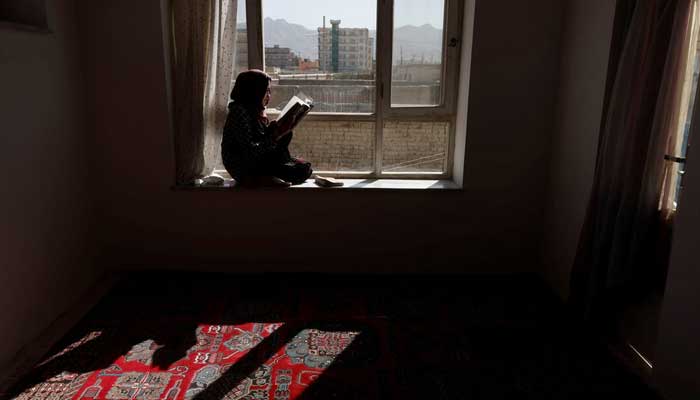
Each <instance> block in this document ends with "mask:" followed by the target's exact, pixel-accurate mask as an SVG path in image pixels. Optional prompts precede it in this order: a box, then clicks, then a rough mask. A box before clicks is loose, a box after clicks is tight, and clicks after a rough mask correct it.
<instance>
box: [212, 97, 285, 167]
mask: <svg viewBox="0 0 700 400" xmlns="http://www.w3.org/2000/svg"><path fill="white" fill-rule="evenodd" d="M272 129H273V126H272V125H270V124H265V123H263V122H262V121H261V120H260V119H259V118H258V117H257V116H256V115H255V114H254V113H253V112H251V110H249V109H247V108H245V107H243V106H242V105H240V104H236V103H232V104H231V105H230V106H229V113H228V117H227V118H226V125H225V126H224V134H223V138H222V139H221V158H222V160H223V162H224V167H225V168H226V170H227V171H228V172H229V174H231V176H232V177H233V178H235V179H238V178H240V177H245V176H251V175H257V174H260V173H262V170H263V169H264V168H265V166H266V164H267V163H268V162H269V160H270V158H271V157H273V156H274V155H275V154H276V153H277V152H278V146H277V144H276V142H275V141H274V140H273V139H272Z"/></svg>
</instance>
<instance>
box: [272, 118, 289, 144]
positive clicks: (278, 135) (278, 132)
mask: <svg viewBox="0 0 700 400" xmlns="http://www.w3.org/2000/svg"><path fill="white" fill-rule="evenodd" d="M294 122H295V118H292V119H289V120H287V121H286V122H284V123H283V124H281V125H280V124H279V123H278V122H277V121H272V122H271V123H270V124H274V125H275V129H274V132H275V133H274V136H273V139H274V140H275V141H277V140H280V139H282V138H283V137H284V136H286V135H287V134H288V133H289V132H291V131H292V128H293V127H294Z"/></svg>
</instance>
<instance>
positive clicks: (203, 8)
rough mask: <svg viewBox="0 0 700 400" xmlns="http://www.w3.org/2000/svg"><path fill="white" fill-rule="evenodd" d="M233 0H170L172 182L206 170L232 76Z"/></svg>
mask: <svg viewBox="0 0 700 400" xmlns="http://www.w3.org/2000/svg"><path fill="white" fill-rule="evenodd" d="M237 3H238V2H237V0H172V3H171V7H172V34H173V55H174V57H173V66H172V69H173V74H172V76H173V83H172V87H173V108H174V115H173V124H174V135H175V167H176V174H175V179H176V184H178V185H185V184H190V183H192V182H193V181H194V180H195V179H197V178H199V177H202V176H203V175H206V174H209V173H211V171H212V169H213V167H214V165H216V163H217V160H218V157H220V155H219V144H220V141H221V132H222V130H223V125H224V122H225V119H226V106H227V104H228V94H229V92H230V90H231V83H232V80H233V73H234V71H233V69H234V59H235V43H236V17H237V16H236V11H237V9H238V7H237Z"/></svg>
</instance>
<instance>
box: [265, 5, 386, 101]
mask: <svg viewBox="0 0 700 400" xmlns="http://www.w3.org/2000/svg"><path fill="white" fill-rule="evenodd" d="M376 8H377V6H376V0H356V1H353V2H336V1H327V0H307V1H305V2H304V3H303V5H301V6H300V4H299V3H295V2H290V1H289V0H266V1H264V2H263V17H264V21H263V38H264V42H265V43H264V46H265V48H264V54H265V71H266V72H267V73H268V74H270V76H272V78H273V89H272V99H271V101H270V108H271V111H272V112H273V113H274V109H277V110H281V109H282V108H283V107H284V105H285V104H286V103H287V101H288V100H289V99H290V98H291V97H292V96H294V95H296V94H298V93H299V92H302V93H303V94H305V95H306V96H308V97H311V98H312V99H313V101H314V112H342V113H371V112H374V108H375V104H374V103H375V70H376V67H375V37H376V30H375V22H376V18H377V17H376V16H377V14H376Z"/></svg>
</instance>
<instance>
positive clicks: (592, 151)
mask: <svg viewBox="0 0 700 400" xmlns="http://www.w3.org/2000/svg"><path fill="white" fill-rule="evenodd" d="M614 16H615V2H614V1H610V0H570V1H568V2H567V7H566V18H565V29H564V42H563V45H562V59H561V60H562V62H561V77H560V85H559V95H558V98H559V102H558V110H557V116H556V118H557V119H556V120H557V124H556V129H555V134H554V137H553V144H552V162H551V167H550V168H551V171H550V174H551V175H550V186H549V196H548V201H547V212H546V223H545V234H544V238H545V239H544V243H543V266H544V270H543V273H544V276H545V278H546V279H547V280H548V281H549V283H550V285H552V287H554V288H555V289H556V290H557V292H558V293H559V294H560V295H561V296H562V298H566V297H568V292H569V276H570V274H571V267H572V266H573V263H574V258H575V256H576V249H577V246H578V242H579V235H580V233H581V228H582V225H583V221H584V218H585V215H586V207H587V206H588V199H589V196H590V192H591V187H592V185H593V176H594V172H595V162H596V155H597V151H598V135H599V133H600V123H601V117H602V111H603V99H604V95H605V85H606V78H607V71H608V60H609V52H610V43H611V37H612V28H613V19H614Z"/></svg>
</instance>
